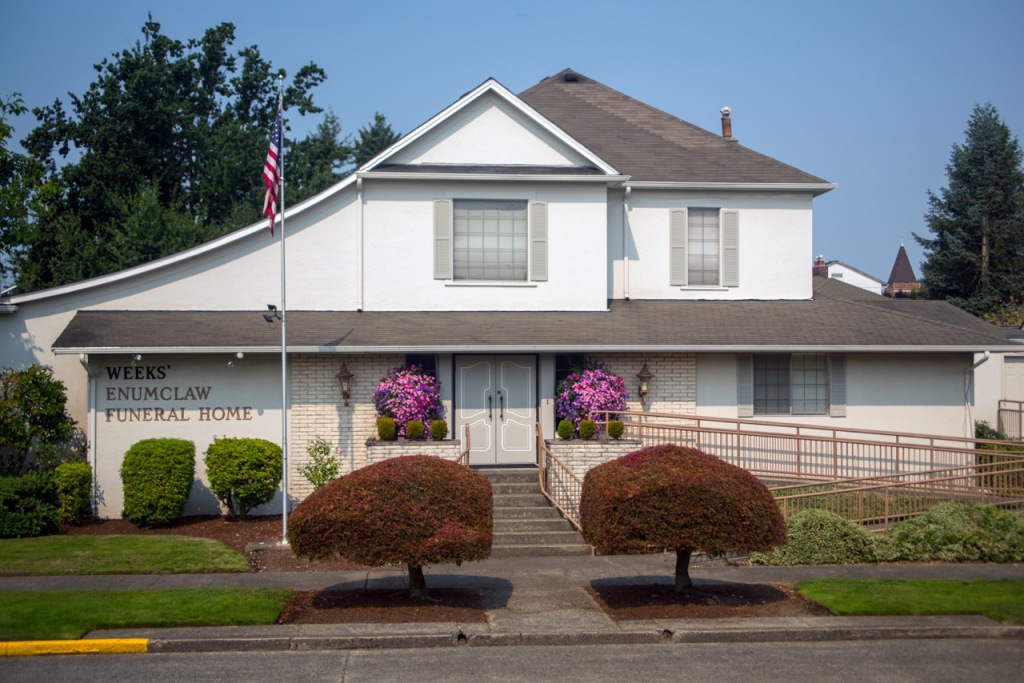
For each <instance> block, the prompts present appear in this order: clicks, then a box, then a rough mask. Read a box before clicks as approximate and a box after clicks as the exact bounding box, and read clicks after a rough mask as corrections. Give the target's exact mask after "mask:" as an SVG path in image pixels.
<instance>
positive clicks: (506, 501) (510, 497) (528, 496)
mask: <svg viewBox="0 0 1024 683" xmlns="http://www.w3.org/2000/svg"><path fill="white" fill-rule="evenodd" d="M550 505H551V503H549V502H548V499H547V498H545V497H544V495H543V494H540V493H536V492H535V493H522V494H518V493H513V494H506V495H502V496H494V507H495V508H536V507H548V506H550Z"/></svg>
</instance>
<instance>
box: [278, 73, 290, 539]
mask: <svg viewBox="0 0 1024 683" xmlns="http://www.w3.org/2000/svg"><path fill="white" fill-rule="evenodd" d="M277 84H278V89H277V110H278V112H280V111H281V107H282V103H283V102H282V100H283V97H284V76H278V77H277ZM278 155H279V156H278V159H279V163H280V169H281V185H280V187H281V190H280V192H281V197H280V201H281V455H282V458H281V493H282V496H281V543H282V544H283V545H288V306H287V299H286V294H287V287H286V280H285V272H286V268H285V242H284V237H285V232H284V125H283V124H282V126H281V149H280V150H279V151H278Z"/></svg>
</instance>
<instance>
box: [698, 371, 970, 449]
mask: <svg viewBox="0 0 1024 683" xmlns="http://www.w3.org/2000/svg"><path fill="white" fill-rule="evenodd" d="M971 363H972V360H971V356H970V355H969V354H847V355H846V395H847V408H846V417H830V416H827V415H820V416H815V415H796V416H792V417H790V416H778V415H771V416H768V415H765V416H755V417H754V419H765V420H771V421H776V422H790V423H800V424H815V425H822V426H826V427H830V428H837V429H842V428H857V429H873V430H881V431H894V432H913V433H917V434H935V435H942V436H970V435H973V422H972V416H973V415H974V407H973V399H974V396H973V394H970V393H969V394H967V395H966V398H967V401H965V374H964V373H965V371H966V370H967V369H968V368H970V367H971ZM968 404H970V410H968ZM923 406H927V408H923ZM697 414H698V415H706V416H708V417H725V418H736V416H737V411H736V360H735V356H733V355H731V354H700V355H698V356H697Z"/></svg>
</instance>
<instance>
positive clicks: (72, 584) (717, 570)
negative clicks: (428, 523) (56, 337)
mask: <svg viewBox="0 0 1024 683" xmlns="http://www.w3.org/2000/svg"><path fill="white" fill-rule="evenodd" d="M674 567H675V557H674V555H655V556H650V555H648V556H626V557H509V558H496V559H490V560H485V561H483V562H474V563H466V564H464V565H462V566H461V567H456V566H453V565H432V566H428V567H426V568H425V571H426V576H427V586H428V588H471V589H474V590H477V591H478V592H479V593H480V594H481V595H483V596H484V600H485V605H486V610H487V623H474V624H456V623H429V624H376V623H372V624H328V625H272V626H256V627H234V626H232V627H205V628H170V629H130V630H117V631H96V632H93V633H90V634H89V635H88V636H86V639H85V640H83V641H70V642H68V643H67V644H66V645H67V646H68V647H75V645H74V644H76V643H77V650H81V649H82V647H83V646H84V645H85V643H86V641H90V642H93V643H95V644H96V645H99V644H100V643H110V644H112V647H115V648H116V647H117V645H116V644H117V643H121V642H123V643H125V647H126V648H128V647H131V648H135V649H134V650H133V651H138V648H139V642H140V641H142V642H145V651H148V652H213V651H252V650H313V649H365V648H409V647H453V646H464V645H541V644H543V645H575V644H612V643H615V644H629V643H651V642H753V641H795V640H801V641H810V640H871V639H891V638H1022V639H1024V626H1004V625H1002V624H999V623H997V622H995V621H992V620H990V619H988V618H985V617H979V616H943V617H801V618H775V619H714V620H657V621H654V620H651V621H620V622H615V621H613V620H612V619H611V618H609V617H608V616H607V615H606V614H605V613H604V612H603V611H602V610H601V609H600V608H599V607H598V606H597V605H596V604H595V603H594V601H593V600H592V599H591V598H590V596H589V595H588V594H587V593H586V591H585V590H584V586H586V585H588V584H590V583H591V582H594V581H607V580H614V583H645V584H671V582H672V573H673V571H674ZM691 576H692V577H693V579H694V581H695V582H696V583H697V584H700V583H708V582H719V581H722V582H740V583H767V584H776V583H793V582H797V581H801V580H805V579H813V578H829V577H847V578H880V579H889V578H892V579H895V578H918V579H965V580H966V579H1004V578H1024V565H1020V564H1011V565H996V564H906V565H880V566H875V565H856V566H828V567H735V566H720V565H716V564H708V565H705V566H702V563H701V562H700V561H699V559H698V560H696V561H695V562H694V564H693V566H692V567H691ZM406 585H407V583H406V577H405V573H404V571H402V570H401V569H400V568H384V569H373V570H369V571H346V572H301V573H261V574H189V575H180V574H178V575H175V574H165V575H140V576H58V577H0V591H23V590H31V591H46V590H70V589H139V588H184V587H211V586H234V587H285V588H294V589H297V590H323V589H327V588H330V589H348V590H354V589H361V588H394V587H399V588H400V587H405V586H406ZM56 642H57V643H61V642H64V641H56ZM2 645H3V644H0V646H2ZM77 650H75V651H77ZM46 651H47V652H51V651H53V650H46ZM105 651H110V650H105ZM114 651H117V650H116V649H115V650H114ZM15 654H27V653H24V652H17V653H15Z"/></svg>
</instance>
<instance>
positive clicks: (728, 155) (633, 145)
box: [519, 69, 834, 193]
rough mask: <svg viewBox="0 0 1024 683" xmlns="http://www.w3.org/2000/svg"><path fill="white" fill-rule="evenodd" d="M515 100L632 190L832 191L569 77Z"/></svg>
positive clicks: (592, 82) (801, 173) (558, 77)
mask: <svg viewBox="0 0 1024 683" xmlns="http://www.w3.org/2000/svg"><path fill="white" fill-rule="evenodd" d="M519 97H520V98H522V100H523V101H524V102H526V103H527V104H529V105H530V106H531V107H533V108H534V109H536V110H537V111H539V112H540V113H541V114H543V115H544V116H546V117H547V118H548V119H550V120H551V121H552V122H554V123H555V124H556V125H557V126H558V127H559V128H561V129H562V130H564V131H566V132H567V133H569V134H570V135H572V136H573V137H574V138H576V139H577V140H579V141H580V143H582V144H583V145H585V146H586V147H587V148H588V149H592V150H593V151H594V152H596V153H597V154H599V155H600V156H601V158H603V159H606V160H608V162H609V163H611V164H612V165H613V166H615V168H617V169H618V170H619V172H620V173H623V174H626V175H629V176H631V178H632V181H634V182H637V181H639V182H662V183H701V184H707V183H720V184H730V185H742V184H767V185H809V186H817V190H816V193H821V192H827V191H828V190H830V189H832V187H834V186H833V185H831V184H830V183H828V181H826V180H823V179H821V178H819V177H817V176H814V175H811V174H810V173H805V172H804V171H801V170H799V169H797V168H794V167H792V166H789V165H787V164H784V163H782V162H781V161H777V160H775V159H772V158H771V157H767V156H765V155H763V154H760V153H758V152H755V151H753V150H752V149H748V148H747V147H744V146H742V145H740V144H739V143H738V142H735V141H731V140H726V139H724V138H722V137H721V136H719V135H715V134H714V133H711V132H708V131H706V130H704V129H703V128H699V127H697V126H695V125H693V124H691V123H687V122H686V121H683V120H682V119H679V118H677V117H675V116H672V115H671V114H667V113H665V112H663V111H661V110H659V109H655V108H654V107H652V106H650V105H648V104H644V103H643V102H640V101H638V100H635V99H633V98H631V97H629V96H627V95H624V94H622V93H620V92H618V91H617V90H613V89H612V88H609V87H608V86H606V85H602V84H601V83H598V82H597V81H595V80H593V79H590V78H587V77H586V76H584V75H582V74H578V73H576V72H574V71H572V70H571V69H566V70H564V71H561V72H559V73H557V74H555V75H554V76H551V77H549V78H546V79H544V80H543V81H541V82H540V83H538V84H537V85H535V86H533V87H531V88H529V89H527V90H525V91H523V92H521V93H520V94H519Z"/></svg>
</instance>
